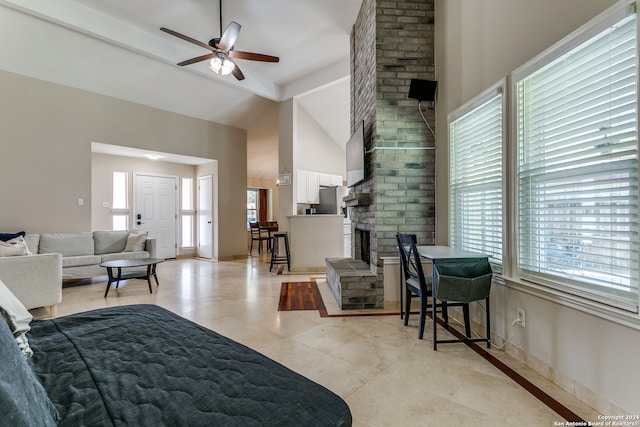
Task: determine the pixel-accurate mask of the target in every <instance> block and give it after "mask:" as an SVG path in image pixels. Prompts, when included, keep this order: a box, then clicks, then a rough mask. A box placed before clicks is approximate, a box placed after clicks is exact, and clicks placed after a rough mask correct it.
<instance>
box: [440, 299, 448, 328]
mask: <svg viewBox="0 0 640 427" xmlns="http://www.w3.org/2000/svg"><path fill="white" fill-rule="evenodd" d="M442 319H443V320H444V324H445V325H447V326H449V308H448V306H447V302H446V301H442Z"/></svg>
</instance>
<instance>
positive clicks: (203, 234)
mask: <svg viewBox="0 0 640 427" xmlns="http://www.w3.org/2000/svg"><path fill="white" fill-rule="evenodd" d="M198 256H200V257H202V258H213V183H212V178H211V175H209V176H201V177H198Z"/></svg>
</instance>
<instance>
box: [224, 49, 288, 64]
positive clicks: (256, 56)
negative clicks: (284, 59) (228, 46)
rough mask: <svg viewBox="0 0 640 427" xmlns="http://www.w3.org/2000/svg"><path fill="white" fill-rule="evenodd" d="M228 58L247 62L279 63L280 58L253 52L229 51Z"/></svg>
mask: <svg viewBox="0 0 640 427" xmlns="http://www.w3.org/2000/svg"><path fill="white" fill-rule="evenodd" d="M229 56H230V57H232V58H236V59H247V60H249V61H263V62H280V58H278V57H277V56H271V55H264V54H262V53H253V52H241V51H238V50H231V51H229Z"/></svg>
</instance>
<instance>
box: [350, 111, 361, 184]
mask: <svg viewBox="0 0 640 427" xmlns="http://www.w3.org/2000/svg"><path fill="white" fill-rule="evenodd" d="M346 151H347V187H353V186H354V185H356V184H358V183H359V182H362V181H364V120H363V121H361V122H360V124H359V125H358V128H357V129H356V131H355V132H354V133H353V135H351V138H349V141H348V142H347V148H346Z"/></svg>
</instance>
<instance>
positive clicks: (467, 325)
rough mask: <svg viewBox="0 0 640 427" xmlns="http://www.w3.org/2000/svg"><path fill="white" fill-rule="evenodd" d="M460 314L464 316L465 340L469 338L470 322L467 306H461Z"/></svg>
mask: <svg viewBox="0 0 640 427" xmlns="http://www.w3.org/2000/svg"><path fill="white" fill-rule="evenodd" d="M462 314H463V316H464V332H465V333H466V334H467V338H471V320H470V319H469V304H465V305H463V306H462Z"/></svg>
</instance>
